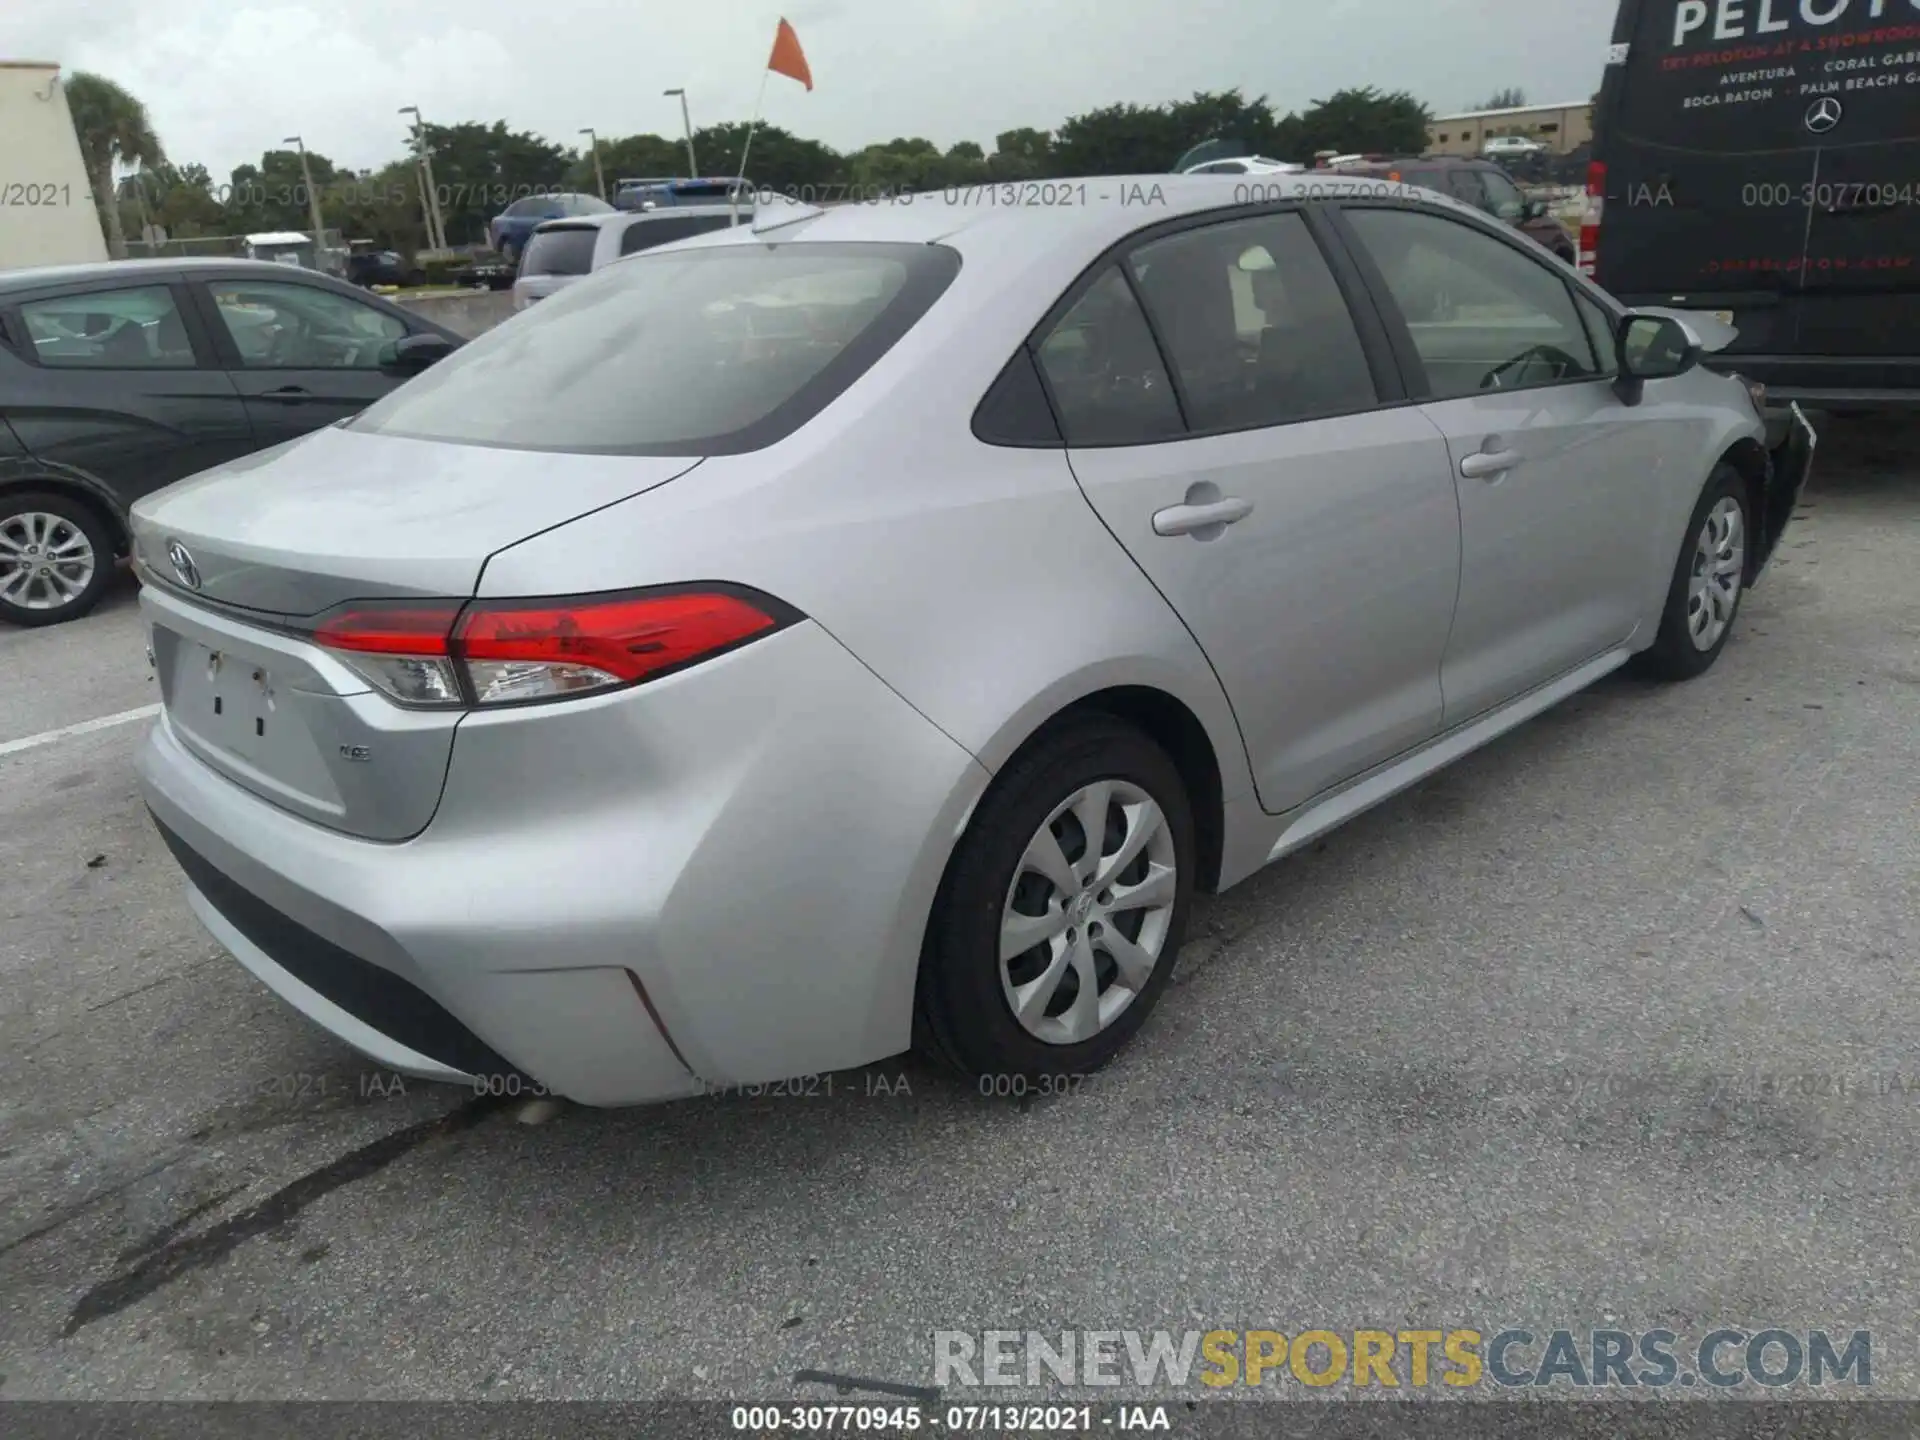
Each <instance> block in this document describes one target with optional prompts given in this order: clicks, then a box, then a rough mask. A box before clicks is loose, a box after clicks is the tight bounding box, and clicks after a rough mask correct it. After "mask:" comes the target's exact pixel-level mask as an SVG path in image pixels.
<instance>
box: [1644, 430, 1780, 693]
mask: <svg viewBox="0 0 1920 1440" xmlns="http://www.w3.org/2000/svg"><path fill="white" fill-rule="evenodd" d="M1753 534H1754V529H1753V523H1752V510H1751V505H1750V503H1749V496H1748V491H1747V482H1746V479H1745V477H1743V476H1742V475H1741V474H1740V472H1739V471H1738V470H1736V469H1734V468H1733V466H1731V465H1728V464H1726V463H1724V462H1722V463H1721V464H1719V465H1716V466H1715V467H1714V471H1713V474H1712V476H1711V477H1710V478H1709V479H1708V481H1707V488H1706V489H1705V490H1704V491H1702V492H1701V495H1700V503H1699V504H1697V505H1695V506H1694V507H1693V517H1692V519H1691V520H1689V521H1688V522H1687V533H1686V539H1685V540H1684V541H1683V543H1682V544H1681V546H1680V558H1679V560H1678V561H1677V562H1675V564H1674V567H1673V581H1672V583H1671V584H1670V585H1669V586H1668V588H1667V604H1666V608H1665V609H1664V610H1663V611H1662V612H1661V614H1660V632H1659V634H1658V636H1656V638H1655V639H1654V642H1653V646H1652V648H1651V649H1648V650H1645V651H1643V652H1641V653H1640V654H1639V655H1636V656H1635V657H1634V669H1635V670H1636V671H1637V672H1638V673H1639V674H1641V675H1644V676H1646V677H1648V678H1649V679H1653V680H1668V681H1673V680H1691V679H1693V678H1694V677H1695V676H1696V675H1704V674H1705V673H1706V672H1707V671H1708V670H1710V669H1712V668H1713V662H1714V661H1716V660H1718V659H1719V658H1720V652H1721V651H1722V650H1724V649H1725V648H1726V645H1727V637H1728V636H1730V635H1732V634H1733V622H1734V619H1735V617H1736V616H1737V615H1738V614H1739V613H1740V600H1741V597H1742V596H1743V595H1744V594H1745V592H1746V579H1747V555H1748V551H1749V547H1750V546H1751V545H1752V543H1753Z"/></svg>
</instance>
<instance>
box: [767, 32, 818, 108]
mask: <svg viewBox="0 0 1920 1440" xmlns="http://www.w3.org/2000/svg"><path fill="white" fill-rule="evenodd" d="M767 69H769V70H771V71H773V73H774V74H776V75H784V76H786V77H787V78H788V79H789V80H798V81H799V82H800V83H801V84H802V85H804V86H806V87H807V89H809V90H811V89H813V71H811V70H809V69H808V68H807V52H806V51H804V50H802V49H801V48H800V37H799V36H798V35H796V34H794V33H793V26H791V25H789V24H788V23H787V22H786V20H785V19H784V18H783V19H782V20H781V21H780V28H779V29H778V30H776V31H774V32H773V54H772V55H770V56H768V57H767Z"/></svg>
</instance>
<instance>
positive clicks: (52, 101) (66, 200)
mask: <svg viewBox="0 0 1920 1440" xmlns="http://www.w3.org/2000/svg"><path fill="white" fill-rule="evenodd" d="M0 137H5V138H4V141H3V142H0V159H4V160H5V162H6V163H5V165H4V166H0V270H18V269H21V268H23V267H25V266H28V265H75V264H82V263H85V262H88V261H96V260H105V259H106V258H107V242H106V238H105V236H103V235H102V234H101V232H100V212H99V211H98V210H97V209H95V208H94V203H93V191H92V189H91V188H89V185H88V181H87V167H86V165H85V163H84V162H83V161H82V160H81V158H80V140H79V137H78V136H77V135H75V134H74V130H73V114H72V112H71V111H69V110H68V109H67V92H66V87H65V86H63V85H62V84H61V83H60V67H59V66H58V65H51V64H47V63H45V62H42V61H36V60H0Z"/></svg>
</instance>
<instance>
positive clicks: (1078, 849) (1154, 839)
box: [914, 716, 1197, 1094]
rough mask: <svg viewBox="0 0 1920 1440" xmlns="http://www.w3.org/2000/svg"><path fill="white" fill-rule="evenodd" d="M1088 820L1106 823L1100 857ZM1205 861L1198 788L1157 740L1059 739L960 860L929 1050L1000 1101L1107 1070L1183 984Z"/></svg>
mask: <svg viewBox="0 0 1920 1440" xmlns="http://www.w3.org/2000/svg"><path fill="white" fill-rule="evenodd" d="M1083 816H1085V817H1089V818H1091V817H1094V816H1098V817H1099V818H1098V819H1097V820H1095V824H1097V825H1098V826H1099V827H1100V829H1101V832H1102V833H1101V834H1100V836H1099V837H1098V839H1099V845H1098V848H1097V849H1095V848H1094V847H1092V846H1090V845H1089V844H1088V843H1087V842H1088V838H1089V836H1088V826H1087V825H1086V824H1085V823H1084V821H1083V819H1082V817H1083ZM1156 820H1157V823H1155V822H1156ZM1046 835H1050V836H1052V837H1053V842H1054V843H1055V844H1056V845H1057V847H1058V848H1057V849H1049V847H1048V842H1047V840H1045V839H1044V838H1043V836H1046ZM1129 852H1130V853H1129ZM1123 854H1124V855H1127V856H1128V858H1126V863H1124V864H1122V863H1120V862H1121V860H1122V858H1123ZM1195 855H1196V851H1195V845H1194V830H1193V814H1192V808H1191V805H1190V803H1189V801H1188V798H1187V793H1186V786H1185V785H1184V783H1183V782H1182V781H1181V778H1180V772H1179V771H1178V770H1177V769H1176V768H1175V766H1174V764H1173V762H1172V761H1171V760H1169V759H1168V758H1167V756H1166V754H1165V752H1163V751H1162V750H1161V749H1160V748H1159V747H1158V746H1157V745H1155V744H1154V743H1153V742H1152V741H1151V740H1149V739H1147V737H1146V736H1144V735H1142V734H1141V733H1140V732H1139V731H1137V730H1135V729H1134V728H1133V727H1131V726H1129V725H1126V724H1124V723H1122V722H1120V721H1118V720H1114V719H1111V718H1109V717H1106V716H1088V717H1086V718H1081V719H1074V720H1072V721H1069V722H1067V723H1066V724H1064V725H1062V726H1061V727H1060V728H1059V729H1057V730H1055V731H1053V732H1052V733H1051V734H1046V735H1043V736H1042V738H1040V739H1038V740H1036V741H1035V742H1033V743H1032V744H1031V745H1030V746H1029V748H1028V749H1027V750H1026V751H1025V752H1023V753H1022V754H1021V755H1020V756H1019V757H1018V758H1016V759H1015V760H1014V762H1013V763H1012V764H1011V765H1009V766H1008V767H1007V768H1006V769H1005V770H1003V771H1002V772H1001V774H1000V776H999V777H998V778H997V779H996V780H995V781H994V783H993V785H992V787H991V788H990V789H989V790H988V792H987V794H986V797H985V798H984V799H983V800H982V801H981V802H980V805H979V808H978V809H977V810H976V811H975V813H974V816H973V820H972V822H971V823H970V824H969V825H968V827H967V832H966V834H965V835H963V836H962V837H961V839H960V843H959V845H958V846H957V847H956V848H955V850H954V853H953V857H952V859H951V860H950V861H949V863H948V866H947V873H946V875H945V877H944V878H943V880H942V881H941V885H940V892H939V895H938V898H937V899H936V901H935V904H934V909H933V915H932V919H931V923H930V924H929V925H928V927H927V936H926V941H925V945H924V948H923V951H922V956H921V962H920V977H919V986H918V990H917V992H916V999H915V1007H916V1013H915V1024H914V1030H915V1040H916V1043H917V1044H918V1046H919V1048H920V1049H921V1050H922V1051H924V1052H925V1053H927V1054H929V1055H930V1056H931V1057H933V1058H934V1059H936V1060H939V1061H941V1062H943V1063H945V1064H947V1065H949V1066H951V1067H953V1068H954V1069H957V1070H959V1071H960V1072H961V1073H962V1074H965V1075H967V1076H969V1077H970V1078H973V1079H976V1080H978V1081H980V1083H981V1084H982V1085H983V1086H986V1085H988V1084H989V1083H992V1084H993V1085H994V1086H995V1087H997V1088H996V1090H995V1091H994V1092H992V1093H999V1094H1008V1093H1015V1094H1025V1093H1029V1092H1028V1090H1027V1086H1028V1085H1029V1084H1031V1083H1032V1082H1034V1081H1036V1080H1043V1079H1048V1078H1053V1077H1060V1076H1069V1075H1082V1074H1085V1073H1087V1072H1088V1071H1091V1070H1095V1069H1098V1068H1099V1067H1100V1066H1101V1065H1104V1064H1106V1063H1107V1061H1109V1060H1111V1059H1112V1058H1113V1057H1114V1056H1115V1055H1116V1054H1117V1053H1119V1051H1120V1049H1121V1048H1122V1047H1123V1046H1124V1045H1125V1044H1126V1043H1127V1042H1128V1040H1130V1039H1131V1038H1132V1037H1133V1035H1134V1033H1135V1032H1136V1031H1137V1030H1138V1029H1139V1028H1140V1027H1141V1025H1142V1024H1144V1023H1145V1021H1146V1019H1147V1016H1148V1015H1149V1014H1150V1013H1151V1012H1152V1010H1153V1007H1154V1005H1155V1004H1156V1003H1157V1002H1158V1001H1159V999H1160V996H1161V994H1162V993H1163V992H1164V991H1165V989H1166V986H1167V983H1168V980H1169V978H1170V977H1171V975H1172V973H1173V967H1174V962H1175V959H1176V957H1177V955H1178V952H1179V949H1180V942H1181V940H1182V938H1183V937H1184V935H1185V931H1186V922H1187V914H1188V910H1189V908H1190V905H1191V901H1192V895H1193V880H1194V872H1195V868H1196V864H1197V861H1196V858H1195ZM1062 860H1064V861H1065V862H1066V866H1067V869H1068V870H1069V871H1070V872H1071V874H1067V873H1065V872H1063V871H1062V869H1061V865H1060V862H1061V861H1062ZM1039 867H1044V868H1045V870H1046V871H1050V872H1051V873H1053V874H1055V875H1058V876H1060V877H1061V879H1062V880H1066V881H1067V882H1068V883H1066V884H1064V885H1063V884H1061V883H1057V882H1056V881H1054V880H1050V879H1048V878H1047V874H1046V873H1043V869H1042V868H1039ZM1169 872H1170V873H1169ZM1029 933H1031V935H1032V936H1033V937H1034V941H1035V943H1034V944H1033V945H1032V946H1030V947H1027V948H1026V949H1024V950H1020V951H1019V952H1018V953H1017V954H1014V955H1012V956H1007V957H1005V958H1003V951H1004V950H1005V949H1006V948H1007V946H1008V945H1010V944H1011V945H1016V946H1017V945H1018V943H1019V940H1020V939H1024V938H1027V935H1028V934H1029ZM1010 936H1011V937H1014V938H1012V939H1009V938H1008V937H1010ZM1016 996H1017V997H1019V1000H1018V1003H1019V1004H1020V1006H1021V1013H1022V1014H1024V1015H1025V1017H1026V1018H1025V1019H1024V1020H1023V1019H1021V1018H1020V1017H1019V1016H1018V1015H1016V1012H1015V1004H1016ZM983 1093H987V1092H984V1091H983Z"/></svg>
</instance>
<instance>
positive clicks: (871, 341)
mask: <svg viewBox="0 0 1920 1440" xmlns="http://www.w3.org/2000/svg"><path fill="white" fill-rule="evenodd" d="M959 269H960V257H959V255H958V254H957V253H956V252H955V251H953V250H951V249H948V248H947V247H945V246H942V245H904V244H829V243H806V244H783V245H764V244H738V245H721V246H716V247H714V248H712V249H695V250H689V251H686V252H672V251H669V252H667V253H665V254H659V255H642V256H639V257H637V258H635V259H634V260H632V261H630V262H628V263H625V264H620V265H609V266H607V267H606V268H604V269H602V270H600V271H599V272H597V273H596V274H594V275H593V276H591V277H590V278H588V279H586V280H583V281H581V282H580V283H579V284H577V285H570V286H568V287H566V288H565V289H564V290H562V291H561V292H560V293H559V294H557V295H555V296H554V297H553V298H551V299H549V300H544V301H542V302H541V303H540V304H539V305H537V306H535V307H534V308H533V309H532V310H529V311H527V312H526V313H525V314H523V315H521V316H519V317H518V318H517V319H516V320H515V321H514V323H513V324H511V325H503V326H501V327H500V328H499V329H497V330H490V331H488V332H487V333H486V334H484V335H482V336H480V337H479V338H478V339H476V340H474V341H471V342H470V343H468V344H466V345H464V346H462V347H461V348H460V349H459V350H457V351H455V352H454V353H453V354H452V355H451V356H449V357H448V358H447V359H445V360H442V361H440V362H439V363H438V364H437V365H435V366H434V367H433V368H432V369H430V370H427V371H426V372H424V373H423V374H421V375H419V376H417V377H415V378H414V379H412V380H410V381H409V382H408V383H407V384H405V385H403V386H401V387H400V388H399V389H397V390H395V391H394V392H393V393H392V394H390V395H388V396H387V397H386V398H384V399H382V400H380V401H377V402H376V403H375V404H373V405H372V406H370V407H369V408H367V409H366V410H364V411H362V412H361V414H360V416H359V417H358V418H357V419H355V420H353V421H351V422H349V428H350V429H355V430H366V431H371V432H373V433H376V434H382V435H405V436H411V437H414V438H418V439H424V440H444V441H449V442H452V443H456V444H465V445H493V446H502V447H506V448H511V449H522V450H558V451H574V452H580V453H592V454H611V455H732V454H739V453H741V452H743V451H747V450H757V449H760V448H761V447H762V446H765V445H770V444H772V443H773V442H774V441H776V440H779V439H780V438H781V437H783V436H785V435H788V434H790V433H792V432H793V431H794V430H796V429H798V428H799V427H800V426H801V425H803V424H805V423H806V422H807V421H808V420H809V419H811V418H812V417H813V416H814V415H815V414H817V413H819V411H820V410H821V409H822V408H824V407H825V406H826V405H827V404H828V403H829V402H831V401H832V400H833V399H834V398H835V397H836V396H837V395H839V394H840V393H841V392H842V391H844V390H845V389H846V388H847V387H848V386H849V385H851V384H853V383H854V382H855V381H856V380H858V379H859V378H860V376H861V375H863V374H864V373H865V372H866V371H867V370H868V368H869V367H871V366H872V365H873V364H874V362H875V361H876V360H878V359H879V358H880V357H881V356H882V355H884V354H885V353H886V352H887V351H888V350H889V349H891V348H892V346H893V345H894V343H895V342H896V341H898V340H899V338H900V337H901V336H902V335H904V334H906V332H907V331H908V330H909V329H911V328H912V327H913V325H914V324H915V323H917V322H918V321H919V319H920V318H921V316H923V315H924V314H925V313H926V312H927V309H928V307H929V306H931V305H932V304H933V303H934V301H935V300H937V299H938V298H939V297H940V295H941V293H942V292H943V291H944V290H945V289H946V288H947V286H948V285H949V284H951V283H952V281H953V277H954V275H955V274H957V273H958V272H959Z"/></svg>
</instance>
